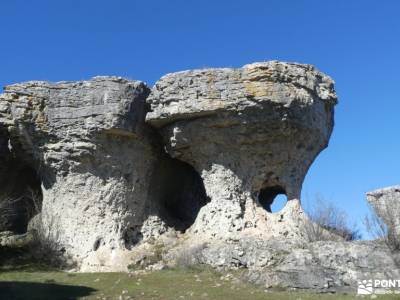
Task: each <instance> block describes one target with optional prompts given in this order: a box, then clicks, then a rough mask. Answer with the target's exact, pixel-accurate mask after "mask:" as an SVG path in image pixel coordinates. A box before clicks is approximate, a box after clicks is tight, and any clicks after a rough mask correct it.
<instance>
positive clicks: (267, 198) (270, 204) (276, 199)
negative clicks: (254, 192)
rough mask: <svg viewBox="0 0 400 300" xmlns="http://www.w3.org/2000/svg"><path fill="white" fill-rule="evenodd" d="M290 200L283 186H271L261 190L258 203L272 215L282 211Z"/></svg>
mask: <svg viewBox="0 0 400 300" xmlns="http://www.w3.org/2000/svg"><path fill="white" fill-rule="evenodd" d="M287 201H288V199H287V196H286V191H285V189H284V188H283V187H281V186H269V187H265V188H263V189H261V190H260V193H259V195H258V202H259V203H260V205H261V206H262V207H263V208H264V209H265V210H266V211H267V212H270V213H276V212H279V211H280V210H282V209H283V208H284V207H285V205H286V203H287Z"/></svg>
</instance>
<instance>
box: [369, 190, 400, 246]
mask: <svg viewBox="0 0 400 300" xmlns="http://www.w3.org/2000/svg"><path fill="white" fill-rule="evenodd" d="M367 200H368V202H369V204H370V205H371V206H372V207H373V209H374V211H375V212H376V214H377V216H378V217H379V218H380V219H381V220H382V221H383V222H384V223H385V224H386V226H388V230H389V232H388V233H389V234H390V235H394V237H395V239H396V240H398V237H399V236H400V218H399V215H400V186H399V185H396V186H390V187H386V188H383V189H378V190H375V191H372V192H369V193H367ZM396 237H397V238H396Z"/></svg>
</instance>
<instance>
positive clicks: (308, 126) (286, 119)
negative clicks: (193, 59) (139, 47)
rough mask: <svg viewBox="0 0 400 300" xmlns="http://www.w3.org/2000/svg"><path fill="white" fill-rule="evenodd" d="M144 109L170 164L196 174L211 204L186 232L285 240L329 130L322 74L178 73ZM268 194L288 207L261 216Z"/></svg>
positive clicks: (290, 70) (259, 69)
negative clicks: (279, 197) (179, 162)
mask: <svg viewBox="0 0 400 300" xmlns="http://www.w3.org/2000/svg"><path fill="white" fill-rule="evenodd" d="M147 102H148V103H149V104H150V105H151V112H150V113H148V114H147V117H146V120H147V122H148V123H149V124H151V125H152V126H154V127H156V128H158V129H159V131H160V133H161V134H162V136H163V139H164V143H165V144H166V147H167V151H168V153H169V154H170V155H171V156H172V157H174V158H177V159H180V160H182V161H185V162H187V163H189V164H191V165H192V166H194V168H195V169H196V170H197V171H198V172H199V174H200V175H201V177H202V178H203V181H204V185H205V189H206V192H207V195H208V197H209V198H210V202H209V203H208V204H207V205H206V206H204V207H203V208H202V209H201V210H200V212H199V216H198V217H197V220H196V222H195V224H194V225H193V226H192V228H191V230H193V231H195V232H203V233H206V234H211V236H229V233H235V232H238V231H243V230H245V229H250V228H253V230H254V229H255V228H258V229H256V230H257V232H263V233H264V234H272V235H275V234H278V235H280V234H283V235H287V234H288V232H287V230H286V229H285V226H283V224H285V220H287V224H289V223H290V220H289V219H293V218H291V217H290V216H293V215H296V214H297V215H298V214H299V213H301V207H300V204H299V199H300V193H301V186H302V182H303V180H304V177H305V175H306V172H307V170H308V168H309V167H310V165H311V163H312V162H313V160H314V159H315V157H316V156H317V155H318V153H319V152H320V151H321V150H323V149H324V148H325V147H326V146H327V144H328V140H329V137H330V135H331V132H332V128H333V115H334V105H335V104H336V102H337V98H336V94H335V91H334V83H333V81H332V80H331V79H330V78H329V77H328V76H326V75H324V74H322V73H321V72H319V71H317V70H316V69H315V68H314V67H313V66H310V65H301V64H295V63H283V62H275V61H272V62H263V63H253V64H249V65H245V66H243V67H242V68H238V69H229V68H222V69H200V70H192V71H183V72H178V73H172V74H168V75H166V76H164V77H162V78H161V79H160V80H159V81H158V82H157V83H156V84H155V86H154V88H153V90H152V92H151V94H150V96H149V98H148V99H147ZM277 194H286V195H287V198H288V200H289V201H288V204H287V205H286V206H285V208H284V209H283V211H282V213H281V214H279V215H276V214H271V213H269V212H268V211H270V206H271V203H272V202H273V199H274V197H275V196H276V195H277ZM262 207H264V208H265V210H266V211H267V212H266V211H265V210H263V209H262ZM275 222H280V223H279V224H280V225H279V226H275V227H274V226H272V225H273V224H274V223H275ZM266 224H267V225H266ZM275 229H276V231H277V232H274V230H275Z"/></svg>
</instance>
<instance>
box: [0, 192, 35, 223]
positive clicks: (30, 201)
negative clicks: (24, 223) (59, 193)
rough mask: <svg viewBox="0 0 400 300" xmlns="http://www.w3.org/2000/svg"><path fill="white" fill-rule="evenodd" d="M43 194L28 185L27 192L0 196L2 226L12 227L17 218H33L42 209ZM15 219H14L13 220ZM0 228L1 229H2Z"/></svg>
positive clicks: (0, 220)
mask: <svg viewBox="0 0 400 300" xmlns="http://www.w3.org/2000/svg"><path fill="white" fill-rule="evenodd" d="M41 205H42V196H41V193H40V192H37V191H34V190H33V189H32V188H30V187H28V188H27V190H26V192H25V193H21V194H18V195H15V194H5V195H1V196H0V228H1V229H5V228H9V227H11V224H12V223H13V222H15V219H18V218H21V217H22V218H23V219H25V220H30V219H32V217H33V216H35V215H37V214H38V213H39V212H40V210H41ZM13 220H14V221H13ZM1 229H0V230H1Z"/></svg>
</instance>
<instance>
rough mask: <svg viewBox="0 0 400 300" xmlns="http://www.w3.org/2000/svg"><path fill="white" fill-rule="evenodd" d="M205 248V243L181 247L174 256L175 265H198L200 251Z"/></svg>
mask: <svg viewBox="0 0 400 300" xmlns="http://www.w3.org/2000/svg"><path fill="white" fill-rule="evenodd" d="M205 248H207V244H206V243H201V244H198V245H194V246H190V247H185V248H182V249H181V250H180V251H179V252H178V254H177V256H176V258H175V266H176V267H178V268H182V269H188V268H192V267H193V266H196V265H199V264H200V263H201V259H202V252H203V250H204V249H205Z"/></svg>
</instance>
